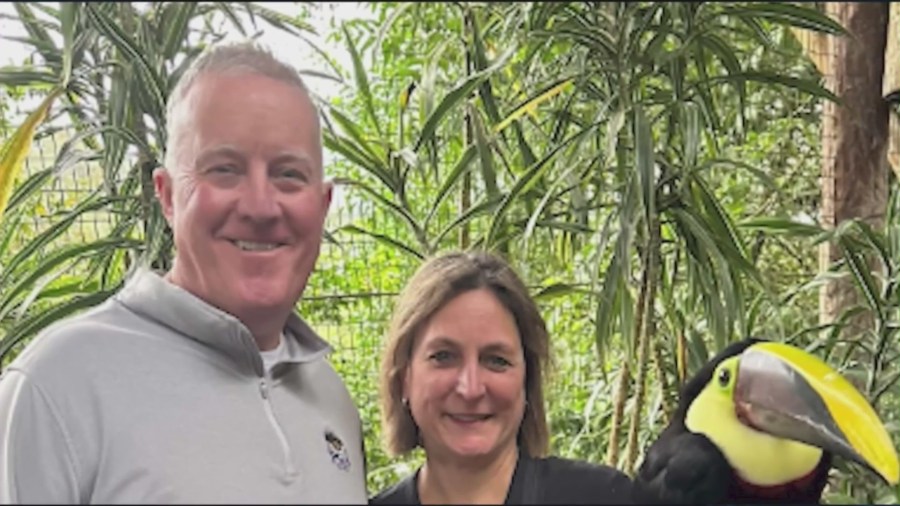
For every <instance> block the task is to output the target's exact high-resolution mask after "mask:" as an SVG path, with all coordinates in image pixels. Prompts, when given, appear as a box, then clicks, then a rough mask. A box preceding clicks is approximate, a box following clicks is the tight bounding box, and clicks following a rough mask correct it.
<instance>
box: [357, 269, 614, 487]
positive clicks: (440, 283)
mask: <svg viewBox="0 0 900 506" xmlns="http://www.w3.org/2000/svg"><path fill="white" fill-rule="evenodd" d="M548 362H549V336H548V335H547V329H546V326H545V324H544V321H543V319H542V318H541V315H540V313H539V311H538V308H537V306H536V304H535V303H534V301H533V300H532V299H531V297H530V296H529V294H528V290H527V288H526V287H525V285H524V284H523V283H522V281H521V279H520V278H519V277H518V275H517V274H516V273H515V272H514V271H513V269H512V268H511V267H510V266H509V265H508V264H507V263H506V262H504V261H503V260H502V259H500V258H498V257H497V256H494V255H491V254H487V253H479V252H472V253H461V252H454V253H449V254H444V255H441V256H438V257H436V258H433V259H431V260H429V261H427V262H426V263H425V264H424V265H422V266H421V267H420V268H419V270H418V271H417V272H416V274H415V275H414V276H413V278H412V279H411V280H410V282H409V284H408V285H407V286H406V288H405V289H404V290H403V293H402V294H401V295H400V298H399V300H398V303H397V306H396V309H395V312H394V316H393V319H392V321H391V326H390V331H389V334H388V341H387V346H386V348H385V352H384V355H383V359H382V379H381V398H382V418H383V427H384V429H385V436H386V443H387V447H388V451H389V452H390V453H391V454H393V455H403V454H406V453H408V452H409V451H411V450H413V449H414V448H416V447H417V446H421V447H422V448H423V449H424V451H425V463H424V464H423V465H422V467H421V468H419V469H418V470H417V471H416V472H415V473H413V474H412V475H410V476H408V477H406V478H405V479H403V480H401V481H400V482H399V483H397V484H395V485H394V486H392V487H389V488H387V489H386V490H383V491H381V492H380V493H379V494H378V495H377V496H376V497H374V498H373V499H372V502H373V503H374V504H439V503H440V504H451V503H455V504H474V503H489V504H501V503H506V504H528V503H530V504H553V503H557V504H576V503H592V504H601V503H618V504H622V503H625V502H629V500H630V492H631V481H630V480H629V479H628V477H627V476H625V475H624V474H622V473H620V472H618V471H616V470H615V469H612V468H610V467H606V466H598V465H593V464H588V463H586V462H578V461H572V460H567V459H560V458H556V457H546V454H547V447H548V431H547V420H546V414H545V412H544V397H543V386H542V380H543V373H544V371H545V369H546V367H547V365H548Z"/></svg>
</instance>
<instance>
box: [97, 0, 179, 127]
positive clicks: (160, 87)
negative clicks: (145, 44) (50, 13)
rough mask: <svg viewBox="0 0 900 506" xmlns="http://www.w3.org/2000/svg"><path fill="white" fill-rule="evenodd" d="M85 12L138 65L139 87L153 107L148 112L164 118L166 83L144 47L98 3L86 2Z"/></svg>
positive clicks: (128, 59)
mask: <svg viewBox="0 0 900 506" xmlns="http://www.w3.org/2000/svg"><path fill="white" fill-rule="evenodd" d="M85 12H86V15H87V17H88V18H89V19H90V20H91V22H92V24H93V25H94V26H95V27H96V29H97V30H98V31H99V32H100V33H101V34H103V35H104V36H105V37H106V38H108V39H109V40H110V42H112V43H113V45H114V46H115V47H116V49H118V50H119V51H121V52H122V54H123V55H124V56H125V57H127V61H129V62H131V63H133V64H134V65H136V67H137V69H138V75H139V76H140V77H141V79H140V80H138V83H139V84H140V86H139V89H140V90H141V91H142V92H144V93H146V94H147V96H148V97H149V99H150V104H148V105H150V107H151V108H150V110H149V111H148V112H150V113H152V115H153V117H155V118H164V117H165V111H164V109H165V103H166V99H165V96H166V94H165V91H166V83H164V82H163V81H162V78H161V77H160V76H159V74H157V72H156V71H154V70H153V67H152V66H151V65H150V63H149V62H148V61H147V57H146V55H145V51H144V49H143V48H141V47H140V46H139V45H138V44H137V43H136V42H135V40H134V39H132V38H131V37H129V36H128V34H126V33H125V31H124V30H123V29H122V28H121V27H120V26H119V25H118V24H117V23H116V21H115V20H114V19H112V18H110V17H109V15H107V14H106V13H105V12H103V10H102V9H101V8H100V7H98V6H97V4H95V3H87V4H85Z"/></svg>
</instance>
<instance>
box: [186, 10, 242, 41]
mask: <svg viewBox="0 0 900 506" xmlns="http://www.w3.org/2000/svg"><path fill="white" fill-rule="evenodd" d="M192 3H193V2H192ZM215 5H216V7H217V8H218V10H219V11H220V12H221V13H222V14H224V15H225V17H227V18H228V20H229V21H231V26H233V27H235V29H237V31H238V32H240V34H241V35H242V36H244V37H246V36H247V31H246V30H244V24H243V23H241V20H240V18H238V17H237V13H235V12H234V9H232V8H231V5H230V4H229V3H228V2H215ZM251 12H252V11H251Z"/></svg>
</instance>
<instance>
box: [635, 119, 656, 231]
mask: <svg viewBox="0 0 900 506" xmlns="http://www.w3.org/2000/svg"><path fill="white" fill-rule="evenodd" d="M634 143H635V154H634V156H635V165H636V166H637V167H636V169H637V181H638V184H639V186H640V188H641V192H640V195H641V202H642V203H643V206H644V223H645V224H647V226H649V224H650V223H653V221H654V219H653V218H654V217H655V216H656V174H655V165H656V164H655V162H654V153H653V133H652V132H651V131H650V122H649V121H647V116H646V115H645V114H644V109H643V107H641V106H640V104H637V105H635V106H634Z"/></svg>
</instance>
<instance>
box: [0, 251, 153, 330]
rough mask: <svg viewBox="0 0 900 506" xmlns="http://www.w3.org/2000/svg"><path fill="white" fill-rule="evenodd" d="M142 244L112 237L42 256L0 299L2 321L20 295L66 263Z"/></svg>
mask: <svg viewBox="0 0 900 506" xmlns="http://www.w3.org/2000/svg"><path fill="white" fill-rule="evenodd" d="M140 244H141V242H140V241H137V240H135V239H130V238H128V237H112V238H107V239H101V240H98V241H94V242H89V243H74V244H68V245H65V246H63V247H62V248H59V249H57V250H55V251H53V252H51V253H50V254H47V255H43V256H41V257H40V259H39V260H38V261H37V263H36V264H35V265H29V266H28V269H27V271H25V273H24V276H23V277H22V278H20V279H19V280H18V281H17V282H16V283H15V284H14V285H13V286H12V287H10V288H9V289H8V290H4V292H3V294H2V298H0V321H2V320H3V318H4V317H5V316H6V314H7V313H8V312H9V309H10V308H11V305H12V304H13V302H15V300H16V298H17V297H18V296H19V294H21V293H22V292H23V291H25V290H26V289H27V288H28V287H29V286H32V285H33V284H34V283H35V282H37V281H38V280H39V279H41V278H42V277H44V276H46V275H47V274H49V273H50V272H51V271H53V270H55V269H58V268H59V267H60V266H62V265H63V264H65V263H66V262H71V261H75V260H78V259H80V258H82V257H83V256H84V255H86V254H90V253H92V252H96V251H99V250H104V249H119V248H129V247H136V246H138V245H140Z"/></svg>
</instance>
